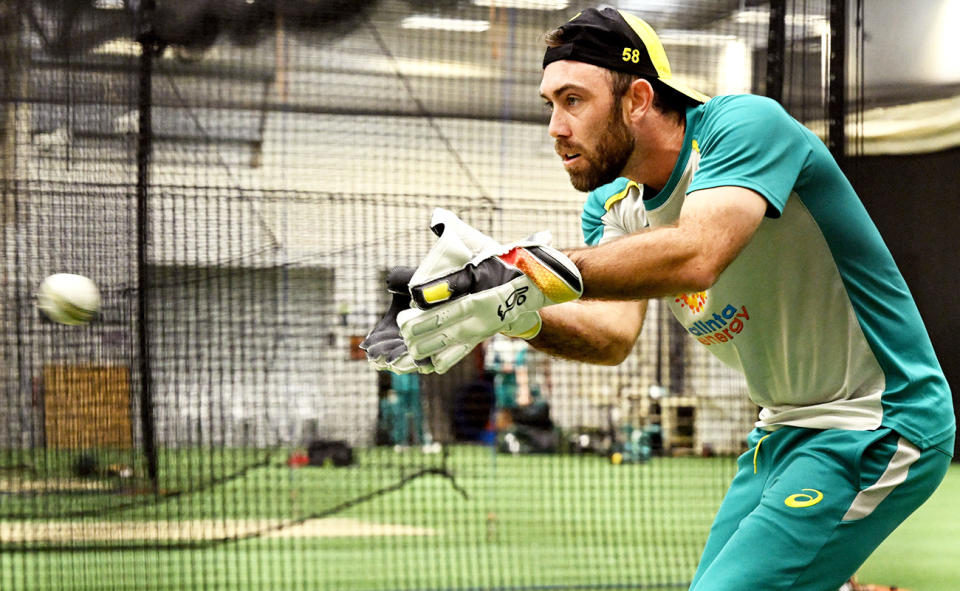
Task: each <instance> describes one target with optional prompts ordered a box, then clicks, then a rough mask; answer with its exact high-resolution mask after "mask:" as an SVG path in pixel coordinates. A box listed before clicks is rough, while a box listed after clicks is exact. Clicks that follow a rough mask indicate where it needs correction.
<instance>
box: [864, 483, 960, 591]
mask: <svg viewBox="0 0 960 591" xmlns="http://www.w3.org/2000/svg"><path fill="white" fill-rule="evenodd" d="M958 528H960V464H953V465H951V466H950V470H949V471H948V472H947V477H946V478H945V479H944V481H943V484H941V485H940V488H938V489H937V490H936V492H934V493H933V496H932V497H930V499H929V500H928V501H927V502H926V503H925V504H924V505H923V506H921V507H920V508H919V509H918V510H917V511H916V512H915V513H914V514H913V515H911V516H910V517H909V518H908V519H907V520H906V521H905V522H903V524H902V525H901V526H900V527H899V528H897V529H896V530H895V531H894V532H893V534H891V535H890V537H889V538H887V540H886V541H885V542H884V543H883V544H882V545H881V546H880V547H879V548H877V550H876V552H874V553H873V556H871V557H870V558H869V559H868V560H867V562H866V564H864V565H863V568H861V569H860V573H859V575H858V578H859V580H860V581H862V582H864V583H876V584H883V585H888V586H897V587H901V588H903V589H910V590H911V591H957V590H958V589H960V535H958V534H957V530H958Z"/></svg>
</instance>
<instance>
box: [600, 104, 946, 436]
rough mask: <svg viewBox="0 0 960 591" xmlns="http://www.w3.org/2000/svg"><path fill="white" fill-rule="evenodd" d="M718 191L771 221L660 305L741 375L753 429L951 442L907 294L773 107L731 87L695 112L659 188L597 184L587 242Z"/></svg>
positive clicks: (942, 391)
mask: <svg viewBox="0 0 960 591" xmlns="http://www.w3.org/2000/svg"><path fill="white" fill-rule="evenodd" d="M720 186H738V187H745V188H748V189H751V190H753V191H755V192H757V193H759V194H760V195H762V196H763V197H764V198H765V199H766V200H767V203H768V211H767V218H766V219H764V221H763V222H762V223H761V224H760V227H759V228H758V230H757V232H756V234H755V235H754V237H753V239H752V240H751V241H750V244H749V245H748V246H747V247H746V248H745V249H744V250H743V252H741V253H740V255H739V256H738V257H737V258H736V260H734V261H733V263H731V264H730V265H729V266H728V267H727V269H725V270H724V272H723V273H722V274H721V275H720V277H719V279H718V280H717V281H716V283H715V284H714V285H713V286H711V287H710V289H708V290H706V291H704V292H701V293H692V294H678V295H677V296H675V297H674V298H670V299H669V300H668V301H667V303H668V305H669V306H670V308H671V310H672V312H673V313H674V315H675V316H676V318H677V319H678V320H679V321H680V322H681V323H682V324H683V326H684V328H685V329H686V330H687V332H689V333H690V334H691V335H692V336H693V337H694V338H696V339H697V340H698V341H699V342H700V343H701V344H702V345H704V346H705V347H707V348H708V350H709V351H710V352H711V353H713V354H714V355H716V356H717V357H718V358H719V359H720V360H721V361H723V362H724V363H726V364H727V365H730V366H731V367H734V368H736V369H738V370H740V371H741V372H743V374H744V375H745V377H746V381H747V385H748V388H749V392H750V397H751V399H752V400H753V401H754V402H756V403H757V404H758V405H760V406H761V407H763V409H762V410H761V412H760V420H759V421H758V423H757V424H758V426H760V427H765V428H776V427H777V426H779V425H793V426H799V427H808V428H814V429H829V428H839V429H854V430H869V429H876V428H878V427H880V426H886V427H890V428H893V429H895V430H896V431H898V432H899V433H900V434H902V435H903V436H904V437H906V438H907V439H909V440H910V441H911V442H913V443H914V444H916V445H917V446H919V447H921V448H926V447H930V446H933V445H938V444H941V443H944V442H946V441H947V440H948V438H949V437H951V436H952V434H953V432H954V430H955V421H954V417H953V407H952V400H951V396H950V390H949V386H948V385H947V382H946V379H945V378H944V376H943V372H942V370H941V369H940V365H939V362H938V361H937V358H936V355H935V353H934V351H933V346H932V345H931V343H930V339H929V336H928V335H927V331H926V328H925V327H924V325H923V322H922V319H921V318H920V313H919V311H918V310H917V306H916V304H915V303H914V300H913V297H912V296H911V295H910V292H909V290H908V289H907V285H906V283H905V282H904V280H903V277H902V276H901V274H900V271H899V270H898V269H897V266H896V264H895V262H894V260H893V257H892V256H891V254H890V252H889V250H888V249H887V247H886V245H885V244H884V242H883V240H882V239H881V237H880V234H879V232H878V231H877V229H876V227H875V225H874V224H873V222H872V221H871V219H870V217H869V215H868V214H867V212H866V210H865V209H864V207H863V204H862V203H861V202H860V199H859V198H858V197H857V195H856V193H855V192H854V190H853V187H852V186H851V185H850V183H849V182H848V181H847V179H846V177H845V176H844V175H843V172H842V171H841V170H840V167H839V166H837V164H836V162H835V161H834V160H833V158H832V156H831V155H830V153H829V151H828V150H827V148H826V146H824V144H823V142H822V141H820V139H819V138H818V137H816V135H814V134H813V133H812V132H810V131H809V130H808V129H806V128H805V127H804V126H803V125H801V124H800V123H799V122H798V121H796V120H795V119H793V118H792V117H791V116H790V115H789V114H788V113H787V112H786V111H785V110H784V109H783V108H782V107H781V106H780V105H779V104H777V103H776V102H774V101H772V100H770V99H767V98H764V97H759V96H752V95H735V96H721V97H716V98H714V99H711V100H710V101H708V102H707V103H705V104H703V105H699V106H697V107H694V108H690V109H689V110H688V111H687V127H686V132H685V136H684V142H683V147H682V150H681V153H680V156H679V158H678V160H677V164H676V166H675V168H674V171H673V174H672V175H671V177H670V179H669V181H668V182H667V185H666V186H665V187H664V188H663V189H662V190H661V191H660V192H659V193H657V194H656V195H653V196H648V198H644V195H643V187H642V186H639V185H637V184H636V183H633V182H630V181H627V179H619V180H618V181H617V182H616V183H614V184H611V185H608V186H606V187H600V188H598V189H597V190H595V191H593V192H591V193H590V195H588V198H587V203H586V205H585V206H584V213H583V218H582V219H583V229H584V238H585V240H586V242H587V243H588V244H598V243H601V242H604V241H606V240H609V239H611V238H614V237H617V236H620V235H624V234H628V233H630V232H633V231H636V230H639V229H640V228H642V227H643V226H645V225H650V226H654V227H655V226H661V225H667V224H672V223H674V222H676V220H677V218H678V217H679V215H680V210H681V208H682V206H683V202H684V199H685V197H686V195H688V194H690V193H692V192H694V191H698V190H701V189H708V188H714V187H720ZM944 451H946V452H948V453H952V448H949V447H947V446H944Z"/></svg>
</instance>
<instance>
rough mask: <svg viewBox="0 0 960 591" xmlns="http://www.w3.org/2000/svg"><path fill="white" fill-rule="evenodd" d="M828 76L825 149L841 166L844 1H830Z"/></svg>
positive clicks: (843, 87) (844, 141)
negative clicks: (826, 148)
mask: <svg viewBox="0 0 960 591" xmlns="http://www.w3.org/2000/svg"><path fill="white" fill-rule="evenodd" d="M829 68H830V75H829V77H828V79H827V118H828V120H829V123H828V126H827V147H828V148H829V149H830V153H831V154H832V155H833V157H834V159H835V160H836V161H837V162H838V163H839V164H840V166H841V167H843V161H844V156H845V148H846V143H847V138H846V129H845V125H846V112H847V109H846V100H847V93H846V84H847V75H846V72H847V0H830V56H829Z"/></svg>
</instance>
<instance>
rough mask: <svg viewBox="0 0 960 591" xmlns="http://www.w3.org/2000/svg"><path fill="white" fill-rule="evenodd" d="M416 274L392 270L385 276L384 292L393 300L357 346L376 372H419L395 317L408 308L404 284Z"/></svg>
mask: <svg viewBox="0 0 960 591" xmlns="http://www.w3.org/2000/svg"><path fill="white" fill-rule="evenodd" d="M415 270H416V269H414V268H413V267H394V268H393V269H392V270H391V271H390V272H389V273H388V274H387V291H388V292H390V294H391V295H392V297H393V299H392V300H391V302H390V308H389V309H387V313H386V314H384V316H383V318H381V319H380V321H379V322H378V323H377V325H376V326H374V327H373V330H371V331H370V334H368V335H367V337H366V338H365V339H363V341H362V342H361V343H360V348H361V349H363V350H364V351H366V353H367V360H368V361H369V362H370V365H371V366H373V367H374V368H375V369H377V370H380V371H383V370H387V371H392V372H393V373H412V372H414V371H419V370H420V367H419V366H418V365H417V364H416V363H415V362H414V360H413V357H412V356H411V355H410V353H408V352H407V345H406V343H404V342H403V337H401V336H400V327H399V326H398V325H397V315H398V314H399V313H400V312H402V311H403V310H407V309H409V308H410V292H409V290H408V288H407V284H408V283H409V282H410V278H411V277H413V274H414V271H415ZM423 369H424V370H426V371H429V370H430V369H431V368H428V367H426V366H424V367H423Z"/></svg>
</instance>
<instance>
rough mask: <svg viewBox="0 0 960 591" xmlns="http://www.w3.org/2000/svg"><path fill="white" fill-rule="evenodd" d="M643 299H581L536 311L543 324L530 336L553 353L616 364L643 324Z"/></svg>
mask: <svg viewBox="0 0 960 591" xmlns="http://www.w3.org/2000/svg"><path fill="white" fill-rule="evenodd" d="M646 306H647V303H646V301H618V302H614V301H595V300H581V301H576V302H568V303H566V304H559V305H556V306H549V307H547V308H544V309H542V310H541V311H540V315H541V317H542V318H543V327H542V328H541V329H540V334H538V335H537V336H536V337H535V338H533V339H531V340H530V344H531V345H533V346H534V347H536V348H537V349H538V350H540V351H543V352H544V353H549V354H550V355H555V356H557V357H563V358H565V359H572V360H574V361H582V362H586V363H595V364H599V365H617V364H619V363H620V362H622V361H623V360H624V359H625V358H626V357H627V355H628V354H629V353H630V351H631V350H632V349H633V344H634V343H635V342H636V340H637V337H638V336H639V334H640V329H641V328H642V327H643V317H644V314H645V312H646Z"/></svg>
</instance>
